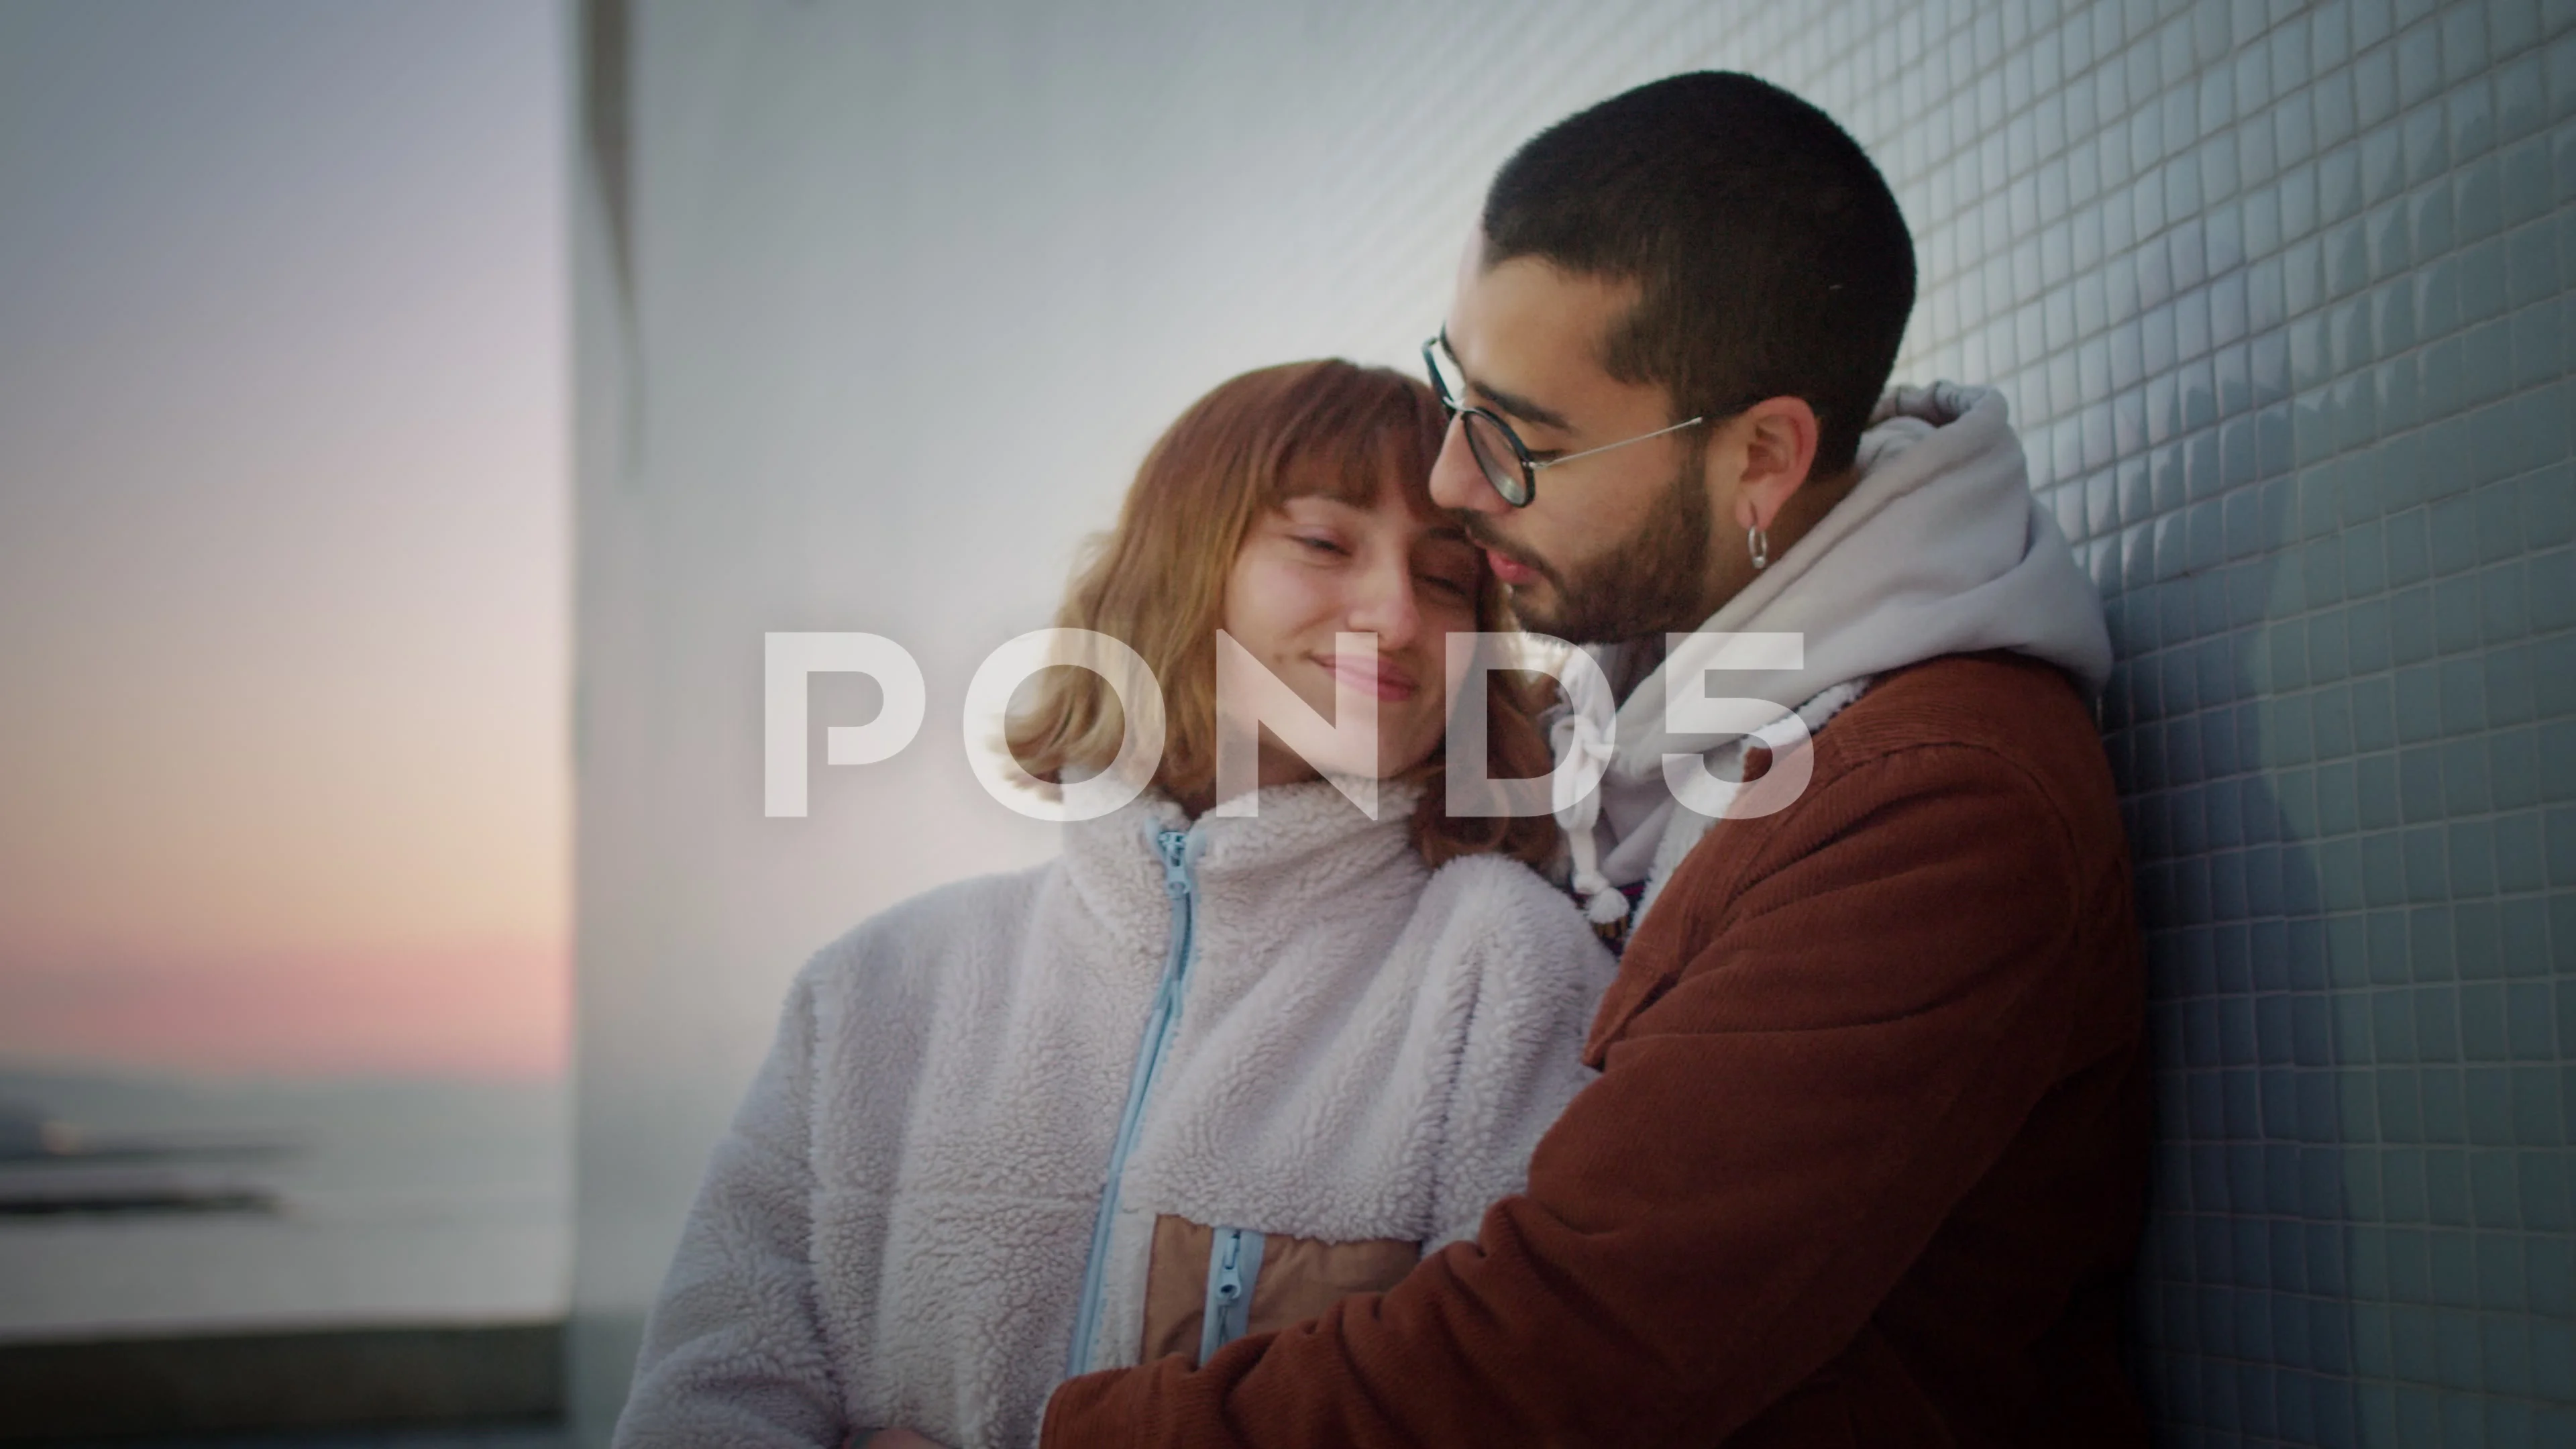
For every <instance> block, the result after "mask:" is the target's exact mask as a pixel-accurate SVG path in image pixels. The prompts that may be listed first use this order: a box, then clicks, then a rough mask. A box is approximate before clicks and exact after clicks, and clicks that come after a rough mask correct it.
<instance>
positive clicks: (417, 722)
mask: <svg viewBox="0 0 2576 1449" xmlns="http://www.w3.org/2000/svg"><path fill="white" fill-rule="evenodd" d="M562 26H563V17H562V15H561V14H560V12H559V11H558V9H557V7H556V6H555V5H553V4H551V3H548V0H463V3H461V0H224V3H221V4H207V3H195V0H157V3H142V0H10V3H8V4H5V5H0V1057H10V1058H22V1059H23V1058H41V1059H50V1060H57V1061H60V1060H80V1061H95V1062H109V1063H118V1064H126V1065H145V1066H154V1067H164V1068H175V1069H181V1070H190V1071H220V1072H252V1073H275V1074H289V1075H307V1076H309V1075H316V1074H330V1073H337V1072H345V1071H370V1072H394V1073H404V1074H414V1073H434V1074H448V1075H458V1074H462V1075H482V1076H490V1075H507V1076H529V1075H546V1074H551V1073H556V1072H559V1071H560V1070H561V1069H562V1065H563V1059H564V1050H565V1047H564V1043H565V1040H566V1014H567V1006H566V1002H567V1000H568V994H569V985H568V972H569V964H568V961H569V952H568V948H567V939H566V938H567V924H566V923H567V921H568V919H569V908H568V900H567V891H568V884H567V883H568V880H569V844H568V839H567V834H568V828H567V818H568V799H567V797H568V792H569V766H568V761H567V759H566V757H565V751H566V747H565V743H564V742H565V738H566V732H565V708H566V699H567V696H568V690H569V685H568V669H567V623H566V618H567V607H568V588H569V577H568V576H569V559H568V543H567V538H568V518H567V511H568V507H569V498H568V487H567V484H566V480H565V473H566V464H565V420H564V411H565V394H566V377H565V371H566V345H565V326H566V319H565V307H564V297H563V280H562V274H563V269H564V268H563V241H562V234H563V212H564V204H565V203H564V194H563V183H564V170H565V139H564V110H565V108H564V100H563V97H564V88H565V85H566V82H567V74H568V72H567V69H566V60H565V53H564V35H563V30H562Z"/></svg>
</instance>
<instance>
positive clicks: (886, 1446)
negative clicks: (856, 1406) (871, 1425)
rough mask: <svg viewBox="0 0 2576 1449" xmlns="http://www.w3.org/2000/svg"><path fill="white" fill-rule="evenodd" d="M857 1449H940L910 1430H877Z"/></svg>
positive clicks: (933, 1441) (934, 1442)
mask: <svg viewBox="0 0 2576 1449" xmlns="http://www.w3.org/2000/svg"><path fill="white" fill-rule="evenodd" d="M859 1449H940V1445H939V1444H938V1442H937V1441H935V1440H932V1439H926V1438H924V1437H922V1436H921V1435H919V1434H916V1433H914V1432H912V1431H911V1430H910V1429H879V1430H878V1431H877V1432H875V1433H873V1434H870V1435H869V1436H868V1442H866V1443H865V1444H862V1445H860V1446H859Z"/></svg>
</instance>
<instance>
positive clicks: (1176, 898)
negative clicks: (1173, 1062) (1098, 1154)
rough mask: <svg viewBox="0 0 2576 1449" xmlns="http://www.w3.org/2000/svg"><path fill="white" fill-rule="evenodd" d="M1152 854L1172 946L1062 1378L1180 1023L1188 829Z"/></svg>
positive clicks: (1074, 1370)
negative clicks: (1168, 907)
mask: <svg viewBox="0 0 2576 1449" xmlns="http://www.w3.org/2000/svg"><path fill="white" fill-rule="evenodd" d="M1154 850H1155V853H1156V854H1158V855H1160V856H1161V857H1162V858H1163V893H1164V894H1165V895H1168V896H1170V897H1171V898H1172V949H1171V954H1170V955H1169V956H1167V957H1165V958H1164V961H1163V983H1162V985H1161V987H1160V988H1159V989H1157V990H1156V991H1155V993H1154V1008H1153V1010H1152V1011H1150V1012H1147V1013H1146V1015H1145V1040H1144V1043H1143V1044H1142V1045H1141V1046H1139V1047H1137V1049H1136V1069H1135V1070H1134V1071H1133V1072H1131V1073H1129V1074H1128V1077H1127V1108H1126V1110H1125V1111H1124V1112H1123V1113H1121V1114H1120V1115H1119V1118H1118V1142H1117V1145H1116V1146H1114V1147H1112V1148H1111V1149H1110V1150H1109V1181H1108V1182H1107V1183H1106V1184H1105V1185H1103V1186H1102V1188H1101V1189H1100V1215H1099V1216H1098V1217H1096V1218H1094V1219H1093V1220H1092V1223H1091V1262H1090V1263H1089V1264H1088V1265H1087V1266H1086V1267H1084V1269H1083V1270H1082V1301H1081V1303H1080V1305H1079V1306H1078V1307H1076V1308H1075V1310H1074V1318H1073V1352H1072V1353H1071V1354H1070V1355H1069V1356H1067V1358H1066V1359H1065V1371H1064V1372H1065V1377H1066V1378H1072V1377H1073V1376H1075V1375H1076V1374H1081V1373H1085V1372H1088V1371H1089V1369H1090V1366H1091V1345H1092V1340H1093V1338H1094V1337H1096V1336H1097V1335H1098V1333H1099V1331H1100V1293H1101V1280H1102V1278H1103V1277H1104V1276H1105V1275H1106V1274H1107V1272H1108V1265H1109V1228H1110V1224H1111V1223H1112V1222H1113V1221H1115V1220H1116V1218H1117V1216H1118V1180H1119V1179H1120V1178H1122V1177H1124V1176H1126V1175H1127V1154H1128V1152H1129V1151H1130V1150H1131V1149H1132V1148H1134V1147H1135V1145H1136V1133H1137V1131H1138V1130H1139V1129H1140V1128H1142V1127H1143V1126H1144V1124H1145V1099H1146V1097H1148V1096H1150V1095H1151V1094H1152V1093H1153V1090H1154V1074H1155V1072H1156V1071H1157V1070H1159V1069H1160V1068H1161V1067H1162V1065H1163V1055H1164V1053H1165V1052H1166V1051H1168V1050H1169V1049H1170V1048H1171V1044H1172V1038H1173V1037H1175V1036H1177V1035H1179V1033H1180V1026H1181V986H1182V982H1183V980H1184V978H1185V977H1187V975H1188V974H1189V969H1190V936H1191V930H1190V926H1191V916H1192V908H1193V906H1194V905H1195V904H1196V896H1197V891H1196V887H1195V883H1194V882H1193V881H1192V880H1191V879H1190V832H1188V831H1186V830H1160V831H1156V832H1155V833H1154Z"/></svg>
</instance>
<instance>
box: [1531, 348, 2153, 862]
mask: <svg viewBox="0 0 2576 1449" xmlns="http://www.w3.org/2000/svg"><path fill="white" fill-rule="evenodd" d="M1857 466H1858V467H1859V469H1860V474H1861V478H1860V482H1859V484H1858V485H1857V486H1855V487H1854V488H1853V489H1852V491H1851V493H1850V494H1849V495H1848V496H1846V497H1845V498H1844V499H1843V500H1842V501H1841V502H1840V503H1837V504H1836V505H1834V508H1833V510H1832V511H1831V512H1829V513H1827V514H1826V515H1825V516H1824V518H1823V519H1822V520H1821V521H1820V522H1818V523H1817V525H1816V527H1815V528H1814V529H1813V530H1811V531H1810V532H1809V533H1808V534H1807V535H1806V536H1805V537H1803V538H1801V539H1799V540H1798V541H1797V542H1796V544H1794V545H1793V546H1791V547H1790V548H1789V549H1788V550H1787V551H1786V552H1784V553H1782V554H1781V555H1779V556H1778V557H1777V558H1775V559H1773V560H1772V561H1771V565H1770V567H1768V568H1766V569H1764V570H1763V571H1762V572H1761V573H1759V574H1757V575H1755V576H1754V579H1753V582H1752V583H1751V584H1749V585H1747V586H1746V587H1745V589H1744V591H1743V592H1741V593H1739V594H1737V595H1736V596H1735V597H1734V598H1733V599H1730V600H1728V601H1727V603H1726V605H1725V607H1723V608H1721V609H1719V610H1718V611H1717V613H1716V614H1714V615H1712V616H1711V617H1710V618H1709V619H1708V621H1707V622H1706V623H1704V624H1702V625H1701V626H1700V630H1699V632H1698V633H1697V634H1695V635H1693V636H1692V637H1691V638H1690V639H1689V640H1687V641H1685V642H1684V643H1683V645H1682V646H1681V647H1680V648H1678V649H1675V650H1674V651H1673V652H1672V654H1671V656H1670V657H1669V658H1667V659H1666V660H1665V661H1664V662H1663V663H1662V665H1661V666H1660V667H1658V668H1657V669H1656V670H1655V671H1654V673H1652V674H1651V675H1648V676H1647V677H1646V679H1645V680H1644V681H1642V682H1641V683H1640V684H1639V685H1638V686H1637V687H1636V688H1635V689H1634V690H1633V691H1631V692H1630V694H1629V695H1628V698H1627V699H1626V701H1625V702H1624V703H1622V704H1620V705H1619V706H1618V709H1617V724H1616V729H1615V732H1608V731H1601V732H1600V733H1607V734H1610V735H1611V739H1612V741H1613V743H1612V746H1611V748H1609V749H1607V750H1605V751H1602V753H1605V754H1607V755H1608V757H1609V758H1608V772H1607V774H1606V775H1605V777H1604V779H1603V782H1602V789H1601V791H1600V792H1599V793H1600V795H1601V798H1602V803H1601V805H1600V807H1599V808H1598V810H1596V811H1584V812H1582V813H1583V814H1585V815H1592V816H1595V817H1597V818H1598V819H1599V821H1600V824H1601V826H1602V827H1604V829H1603V830H1602V831H1601V835H1602V837H1604V838H1601V839H1600V842H1599V843H1600V846H1601V849H1602V853H1603V855H1604V857H1605V858H1604V860H1603V862H1602V869H1603V871H1604V872H1605V873H1606V874H1607V875H1608V878H1609V879H1610V880H1611V882H1613V883H1614V884H1626V883H1630V882H1634V881H1638V880H1643V879H1645V877H1646V870H1647V864H1648V862H1649V861H1650V860H1651V859H1652V857H1653V855H1654V853H1655V841H1654V840H1653V839H1639V838H1638V837H1641V836H1649V835H1651V836H1660V834H1661V827H1662V825H1663V823H1665V822H1666V821H1668V820H1669V819H1670V817H1671V814H1672V810H1673V806H1672V801H1671V797H1670V795H1669V794H1668V792H1666V790H1665V788H1664V783H1663V757H1664V756H1666V755H1679V754H1689V755H1712V754H1713V753H1715V752H1718V751H1729V752H1732V751H1734V750H1735V749H1737V748H1738V747H1739V746H1740V744H1741V741H1742V738H1743V737H1741V736H1735V735H1695V734H1687V733H1676V732H1674V731H1671V730H1667V729H1666V728H1665V727H1664V696H1665V681H1666V680H1667V679H1668V678H1684V677H1688V674H1687V671H1692V670H1698V669H1707V668H1722V669H1723V671H1724V672H1722V673H1720V674H1718V675H1716V676H1715V677H1714V678H1713V679H1712V680H1711V682H1710V685H1709V693H1710V694H1712V695H1715V696H1720V697H1733V698H1743V699H1757V700H1764V701H1768V702H1770V703H1772V704H1775V705H1777V706H1778V708H1779V712H1780V713H1781V714H1782V715H1786V714H1788V713H1790V712H1791V711H1792V710H1794V709H1796V708H1797V707H1798V706H1800V705H1802V704H1805V703H1808V702H1810V701H1815V700H1818V699H1819V697H1820V696H1824V695H1826V693H1827V692H1828V691H1835V702H1836V703H1837V704H1840V703H1848V702H1849V700H1850V699H1852V698H1857V697H1858V693H1859V687H1865V685H1866V681H1868V680H1869V679H1870V678H1872V677H1874V676H1877V675H1880V674H1885V673H1887V672H1889V671H1891V670H1895V669H1901V668H1903V667H1905V666H1906V665H1909V664H1917V663H1921V662H1922V661H1924V660H1927V659H1933V658H1937V657H1939V656H1941V655H1944V654H1965V653H1972V652H1975V651H1978V650H1987V649H2003V650H2009V651H2012V652H2014V653H2018V654H2026V655H2029V656H2031V657H2033V658H2036V659H2043V660H2046V661H2047V662H2049V663H2051V664H2054V665H2056V666H2057V667H2058V668H2060V669H2063V670H2065V671H2066V672H2067V673H2068V674H2070V675H2072V676H2073V677H2074V678H2075V679H2076V680H2077V681H2078V682H2079V683H2080V684H2081V685H2082V687H2083V688H2084V689H2085V691H2086V692H2087V693H2099V692H2100V690H2101V688H2102V685H2103V683H2104V681H2105V680H2107V679H2108V678H2109V677H2110V672H2111V639H2110V634H2109V632H2108V631H2107V630H2106V629H2105V628H2104V627H2103V623H2102V604H2101V599H2100V597H2099V596H2098V595H2097V594H2096V592H2095V590H2094V587H2093V583H2092V580H2090V579H2089V578H2087V577H2086V576H2085V574H2084V572H2083V570H2082V569H2080V568H2079V567H2077V565H2076V563H2075V556H2074V553H2073V552H2072V551H2071V550H2070V549H2069V548H2068V547H2067V544H2066V539H2065V536H2064V535H2062V534H2061V533H2059V532H2058V529H2057V522H2056V520H2055V519H2054V518H2053V517H2051V516H2050V514H2049V512H2048V511H2047V510H2046V509H2045V508H2043V507H2041V506H2040V504H2039V501H2038V500H2037V499H2036V498H2033V497H2032V496H2031V492H2030V477H2029V469H2028V466H2027V464H2026V463H2025V461H2024V459H2023V456H2022V450H2021V440H2020V439H2019V438H2017V437H2016V436H2014V434H2013V430H2012V427H2011V425H2010V424H2009V423H2008V422H2007V421H2006V420H2005V409H2004V400H2003V397H2002V395H2001V394H1999V393H1996V392H1994V391H1992V390H1990V389H1984V388H1969V387H1961V386H1958V385H1957V384H1954V383H1935V384H1933V385H1931V386H1929V387H1906V388H1898V389H1896V390H1894V391H1892V392H1890V393H1888V394H1887V396H1886V397H1884V398H1882V399H1881V400H1880V402H1879V405H1878V407H1877V409H1876V410H1875V411H1874V412H1873V413H1872V415H1871V420H1870V427H1869V429H1868V430H1867V431H1866V432H1864V433H1863V434H1862V435H1861V442H1860V452H1859V456H1858V459H1857ZM1736 633H1778V634H1799V635H1803V636H1804V645H1803V650H1802V651H1801V652H1800V653H1799V655H1798V657H1797V660H1796V662H1795V663H1794V664H1792V663H1790V662H1789V660H1788V659H1786V658H1783V657H1768V658H1748V657H1747V655H1748V654H1756V655H1765V654H1767V655H1773V656H1776V655H1778V653H1779V651H1777V650H1758V651H1747V650H1745V649H1743V648H1742V647H1741V646H1740V645H1739V646H1735V647H1732V648H1723V649H1722V648H1721V646H1720V645H1719V644H1718V643H1717V642H1716V641H1715V640H1714V639H1713V638H1711V637H1710V636H1712V635H1720V634H1736ZM1609 662H1610V663H1611V665H1612V672H1613V673H1614V674H1615V673H1617V672H1618V671H1617V669H1616V661H1615V660H1612V661H1609ZM1747 663H1750V664H1753V665H1754V666H1755V667H1749V668H1746V667H1737V666H1739V665H1743V664H1747ZM1842 685H1852V686H1856V687H1854V688H1851V689H1848V690H1839V691H1837V690H1836V686H1842ZM1574 693H1575V694H1576V695H1578V696H1580V695H1582V694H1586V693H1591V694H1594V696H1595V697H1593V698H1590V699H1585V698H1580V697H1577V698H1576V699H1575V700H1574V701H1573V703H1574V710H1573V711H1572V713H1573V714H1574V715H1576V716H1582V715H1590V716H1591V718H1590V719H1589V720H1586V721H1583V723H1582V724H1578V723H1576V721H1575V720H1574V719H1568V720H1567V721H1565V722H1564V725H1563V726H1561V727H1560V729H1559V731H1558V733H1559V736H1560V738H1564V737H1567V736H1571V735H1594V736H1595V738H1598V735H1597V734H1595V732H1596V731H1598V730H1599V725H1600V723H1601V721H1600V718H1599V717H1600V715H1602V714H1605V713H1607V712H1608V705H1609V701H1608V699H1607V698H1606V697H1602V696H1600V695H1598V693H1597V692H1596V691H1574ZM1808 723H1809V724H1810V726H1811V727H1812V726H1813V725H1816V724H1819V723H1821V721H1820V720H1813V719H1811V720H1809V721H1808ZM1585 724H1588V725H1590V726H1591V728H1589V729H1586V728H1584V727H1583V725H1585ZM1714 764H1715V762H1714V761H1712V766H1713V767H1714ZM1718 773H1720V774H1725V773H1729V772H1727V771H1723V770H1721V771H1718ZM1560 818H1563V819H1565V823H1566V824H1567V826H1568V827H1569V829H1572V828H1576V827H1577V820H1576V819H1574V818H1566V816H1564V815H1560ZM1580 823H1581V825H1583V826H1587V827H1588V826H1590V825H1592V823H1593V821H1592V820H1588V819H1587V820H1582V821H1581V822H1580Z"/></svg>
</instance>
